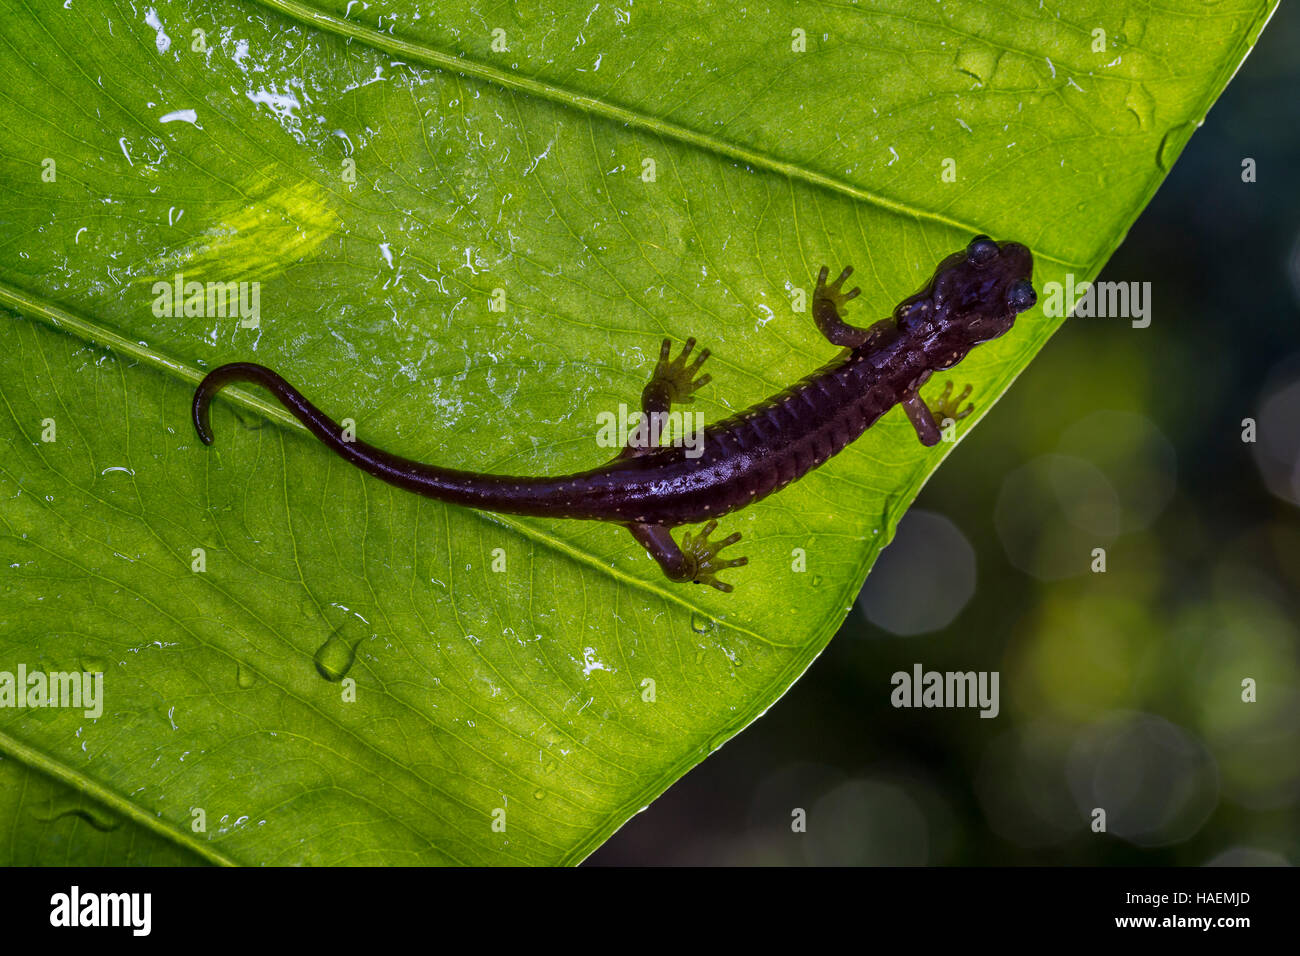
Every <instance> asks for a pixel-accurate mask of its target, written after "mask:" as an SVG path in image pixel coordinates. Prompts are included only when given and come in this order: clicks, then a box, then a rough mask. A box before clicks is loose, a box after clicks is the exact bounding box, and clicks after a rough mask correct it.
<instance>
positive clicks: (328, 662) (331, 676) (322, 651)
mask: <svg viewBox="0 0 1300 956" xmlns="http://www.w3.org/2000/svg"><path fill="white" fill-rule="evenodd" d="M356 659H357V645H356V644H355V643H353V642H351V641H348V640H347V639H346V638H344V637H343V635H342V634H340V633H339V632H338V631H335V632H334V633H333V634H331V635H330V637H329V640H327V641H326V642H325V643H324V644H322V645H321V646H320V647H318V648H317V649H316V657H315V661H316V672H317V673H318V674H320V676H321V677H323V678H325V679H326V680H330V681H336V680H342V679H343V678H344V677H346V676H347V673H348V671H350V670H351V669H352V663H353V662H354V661H355V660H356Z"/></svg>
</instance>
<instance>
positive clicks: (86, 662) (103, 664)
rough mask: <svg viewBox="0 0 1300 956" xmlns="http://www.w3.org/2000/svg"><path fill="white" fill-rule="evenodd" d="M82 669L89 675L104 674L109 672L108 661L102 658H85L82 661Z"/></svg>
mask: <svg viewBox="0 0 1300 956" xmlns="http://www.w3.org/2000/svg"><path fill="white" fill-rule="evenodd" d="M81 669H82V671H83V672H84V673H87V674H103V673H105V672H106V671H107V670H108V661H106V660H104V658H102V657H94V656H88V657H83V658H82V659H81Z"/></svg>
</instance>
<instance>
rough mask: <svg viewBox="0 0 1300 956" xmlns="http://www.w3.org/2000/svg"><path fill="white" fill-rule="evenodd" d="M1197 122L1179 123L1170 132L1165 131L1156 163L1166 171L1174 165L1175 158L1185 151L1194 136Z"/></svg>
mask: <svg viewBox="0 0 1300 956" xmlns="http://www.w3.org/2000/svg"><path fill="white" fill-rule="evenodd" d="M1196 126H1197V124H1196V123H1179V124H1178V125H1177V126H1175V127H1174V128H1173V129H1171V130H1170V131H1169V132H1167V133H1165V135H1164V139H1162V140H1160V149H1159V151H1158V152H1157V153H1156V164H1157V165H1158V166H1159V167H1160V168H1161V169H1163V170H1165V171H1166V172H1168V171H1169V170H1170V169H1171V168H1172V167H1173V165H1174V160H1176V159H1177V158H1178V154H1179V153H1181V152H1182V151H1183V147H1184V146H1186V145H1187V141H1188V140H1189V139H1191V138H1192V133H1194V132H1195V131H1196Z"/></svg>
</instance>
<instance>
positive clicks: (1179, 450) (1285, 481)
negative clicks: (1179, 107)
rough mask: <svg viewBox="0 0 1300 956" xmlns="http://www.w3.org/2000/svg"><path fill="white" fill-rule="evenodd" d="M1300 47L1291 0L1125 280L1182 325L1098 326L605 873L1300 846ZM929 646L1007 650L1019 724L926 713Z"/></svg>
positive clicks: (1214, 853)
mask: <svg viewBox="0 0 1300 956" xmlns="http://www.w3.org/2000/svg"><path fill="white" fill-rule="evenodd" d="M1296 50H1300V10H1298V9H1297V8H1296V6H1295V5H1287V4H1283V5H1282V8H1281V9H1279V10H1278V11H1277V13H1276V14H1275V16H1274V17H1273V21H1272V23H1270V24H1269V26H1268V28H1267V29H1266V30H1265V31H1264V33H1263V35H1262V36H1261V39H1260V42H1259V44H1258V46H1257V47H1256V49H1255V50H1254V52H1252V53H1251V55H1250V57H1249V58H1248V59H1247V61H1246V63H1245V64H1244V65H1243V66H1242V68H1241V70H1240V72H1239V73H1238V75H1237V77H1236V78H1235V79H1234V80H1233V82H1232V83H1231V84H1230V85H1229V87H1228V89H1227V91H1226V92H1225V94H1224V95H1223V96H1222V98H1220V100H1219V102H1218V103H1217V104H1216V105H1215V106H1214V107H1213V109H1212V110H1211V111H1210V114H1209V116H1208V118H1207V119H1206V121H1205V125H1204V127H1202V128H1201V129H1200V130H1199V131H1198V132H1197V133H1196V134H1195V135H1194V136H1193V137H1192V140H1191V142H1190V143H1189V144H1188V146H1187V148H1186V150H1185V151H1184V152H1183V155H1182V157H1181V158H1180V159H1179V160H1178V162H1177V164H1176V165H1175V167H1174V169H1173V171H1172V173H1171V174H1170V176H1169V177H1168V179H1167V180H1166V181H1165V183H1164V184H1163V185H1162V186H1161V187H1160V191H1159V192H1158V193H1157V194H1156V196H1155V199H1154V200H1153V201H1152V203H1151V205H1150V206H1149V207H1148V208H1147V209H1146V210H1145V211H1144V212H1143V213H1142V215H1141V217H1140V218H1139V219H1138V221H1137V223H1136V224H1135V225H1134V227H1133V229H1132V231H1131V232H1130V234H1129V236H1128V238H1127V239H1126V240H1125V242H1124V244H1123V245H1122V246H1121V247H1120V249H1119V251H1118V252H1117V253H1116V255H1115V256H1114V258H1113V259H1111V261H1110V262H1109V263H1108V264H1107V266H1106V267H1105V269H1104V270H1103V271H1102V274H1101V275H1100V276H1099V277H1098V278H1099V280H1103V281H1104V280H1114V281H1135V280H1136V281H1150V282H1151V284H1152V298H1153V307H1152V313H1151V314H1152V321H1151V325H1150V327H1149V328H1145V329H1134V328H1132V327H1131V326H1130V325H1129V323H1128V322H1126V321H1124V320H1121V319H1114V318H1107V319H1099V318H1092V319H1088V318H1072V319H1070V320H1068V321H1067V322H1066V324H1065V326H1064V327H1063V328H1062V329H1061V331H1060V332H1058V333H1057V334H1056V336H1055V337H1054V338H1053V339H1052V340H1051V342H1050V343H1049V344H1048V345H1047V347H1046V348H1045V349H1044V350H1043V352H1042V354H1041V355H1040V356H1039V357H1038V358H1037V359H1036V360H1035V361H1034V362H1032V363H1031V364H1030V366H1029V368H1028V370H1027V371H1026V372H1025V373H1024V374H1023V375H1022V376H1021V377H1020V379H1019V380H1018V381H1017V382H1016V383H1015V385H1014V386H1013V387H1012V389H1011V391H1010V392H1009V393H1008V394H1007V396H1006V397H1004V398H1003V399H1002V401H1001V402H1000V403H999V404H998V405H997V406H996V407H995V408H994V409H993V411H992V412H991V413H990V414H989V416H988V417H987V418H985V419H984V421H983V422H982V423H981V425H980V427H979V428H978V429H976V430H975V431H974V432H972V433H971V434H970V435H969V436H968V437H966V438H965V439H964V440H963V442H962V443H961V445H959V446H958V448H957V449H956V450H955V451H954V452H953V454H952V456H951V458H950V459H949V460H948V462H947V463H946V464H945V465H944V466H943V467H942V468H940V469H939V471H938V472H937V473H936V475H935V477H934V478H933V479H932V480H931V481H930V483H929V485H928V486H927V487H926V488H925V489H924V490H923V491H922V493H921V495H920V497H919V498H918V499H917V501H916V504H915V505H914V506H913V509H912V510H911V511H910V512H909V513H908V515H907V516H906V517H905V518H904V519H903V521H902V523H901V524H900V526H899V531H898V535H897V537H896V538H895V540H894V542H893V543H892V544H891V545H890V547H889V548H887V549H886V550H885V552H884V553H883V554H882V556H881V558H880V560H879V562H878V563H877V565H876V568H875V570H874V571H873V572H872V575H871V577H870V578H869V580H868V583H867V587H866V588H865V589H864V591H863V593H862V595H861V597H860V598H859V599H858V601H857V604H856V605H855V607H854V608H853V610H852V611H851V612H850V614H849V617H848V619H847V620H846V621H845V623H844V626H843V627H842V628H841V629H840V632H839V634H837V635H836V637H835V638H834V640H832V641H831V644H830V646H829V647H828V648H827V649H826V651H825V652H824V653H823V654H822V655H821V657H820V658H819V659H818V660H817V661H816V662H815V663H814V664H813V666H812V668H811V669H810V670H809V671H808V673H807V674H805V675H804V677H803V678H802V679H801V680H800V681H799V682H798V683H797V684H795V686H794V687H793V688H792V689H791V690H790V692H789V693H788V694H786V696H785V697H784V698H782V699H781V700H780V701H779V702H778V703H777V704H776V705H775V706H774V707H772V709H771V710H770V711H769V712H768V713H767V714H766V715H765V716H764V717H762V718H761V719H760V720H758V721H757V722H756V723H755V724H753V725H752V726H751V727H750V728H749V729H748V730H746V731H745V732H743V733H742V734H741V735H740V736H738V737H737V738H736V739H734V740H732V741H731V742H730V743H728V744H727V745H726V746H725V747H724V748H723V749H722V750H720V751H719V752H717V753H715V754H714V755H713V756H711V757H710V758H709V759H708V760H707V761H705V763H704V764H702V765H701V766H699V767H697V768H696V769H695V770H693V771H691V772H690V773H689V774H687V776H686V777H684V778H683V779H682V780H680V781H679V782H678V783H677V784H676V785H675V786H673V787H672V788H671V789H670V790H669V791H668V792H667V793H666V794H664V795H663V796H662V797H661V798H660V799H659V800H658V801H656V802H655V803H654V804H653V805H651V807H650V808H649V809H648V810H646V811H645V812H643V813H641V814H640V815H639V816H637V817H635V818H634V819H632V820H631V821H630V822H629V823H628V824H627V825H626V826H625V827H624V828H623V829H622V830H621V831H620V832H619V833H617V834H616V835H615V836H614V837H613V838H612V839H611V840H610V841H609V842H608V843H607V844H606V845H605V846H604V847H602V848H601V849H600V850H598V851H597V852H596V853H595V854H594V855H593V856H592V857H591V859H590V860H589V863H593V864H793V865H805V864H1092V865H1095V864H1120V865H1128V864H1147V865H1167V864H1174V865H1202V864H1207V863H1217V864H1265V865H1270V864H1271V865H1278V864H1288V863H1295V862H1296V861H1297V860H1300V653H1298V650H1297V647H1298V644H1297V635H1298V633H1300V627H1298V625H1297V622H1298V621H1300V185H1298V183H1300V180H1298V179H1297V177H1298V176H1300V58H1297V56H1296V53H1295V51H1296ZM1248 157H1249V158H1252V159H1254V160H1255V162H1256V164H1257V181H1256V182H1254V183H1243V182H1242V176H1241V173H1242V161H1243V160H1244V159H1246V158H1248ZM1248 418H1249V419H1253V420H1254V421H1255V423H1256V428H1257V434H1256V441H1255V442H1254V443H1248V442H1246V441H1243V431H1244V428H1243V424H1242V422H1243V420H1244V419H1248ZM1099 547H1100V548H1104V549H1105V552H1106V571H1105V573H1094V572H1092V571H1091V570H1090V568H1089V562H1090V560H1091V552H1092V550H1093V549H1094V548H1099ZM972 648H978V649H979V651H978V653H972V652H971V649H972ZM916 662H920V663H922V664H924V666H925V668H926V669H927V670H931V669H932V670H940V671H947V670H971V669H975V670H979V669H989V668H991V667H994V666H996V667H998V668H999V670H1000V672H1001V686H1000V696H1001V713H1000V715H999V716H998V717H997V718H996V719H991V720H989V719H980V718H979V717H978V714H977V712H976V711H974V710H965V711H963V710H947V709H936V710H916V709H908V710H901V709H900V710H896V709H894V708H893V707H891V706H890V703H889V692H890V690H891V687H890V683H889V679H890V675H891V674H892V673H893V672H895V671H898V670H906V671H910V670H911V667H912V664H913V663H916ZM994 662H997V663H994ZM1244 678H1252V679H1253V680H1254V681H1255V682H1256V683H1257V685H1258V690H1257V700H1256V702H1255V703H1244V702H1243V701H1242V680H1243V679H1244ZM1094 807H1102V808H1105V810H1106V812H1107V819H1106V824H1107V830H1106V832H1105V833H1094V832H1092V830H1091V828H1090V823H1091V820H1092V817H1091V811H1092V809H1093V808H1094ZM795 808H802V809H803V810H805V811H806V813H807V832H806V833H794V832H792V831H791V813H792V811H793V810H794V809H795Z"/></svg>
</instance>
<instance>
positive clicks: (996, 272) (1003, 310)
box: [894, 236, 1038, 368]
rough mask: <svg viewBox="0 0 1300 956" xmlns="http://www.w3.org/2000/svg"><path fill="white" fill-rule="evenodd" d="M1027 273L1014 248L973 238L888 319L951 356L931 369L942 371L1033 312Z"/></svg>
mask: <svg viewBox="0 0 1300 956" xmlns="http://www.w3.org/2000/svg"><path fill="white" fill-rule="evenodd" d="M1033 274H1034V257H1033V255H1032V254H1031V253H1030V252H1029V250H1028V249H1026V248H1025V247H1024V246H1022V245H1021V244H1020V243H1018V242H1002V243H998V242H994V241H993V240H992V239H990V238H989V237H988V236H976V237H975V238H974V239H972V240H971V241H970V244H969V245H967V246H966V248H965V249H964V250H963V251H961V252H955V253H953V254H952V255H950V256H949V257H948V258H946V259H944V260H943V262H941V263H939V268H937V269H935V271H934V276H933V278H931V279H930V281H929V282H927V283H926V285H925V287H924V288H923V289H921V291H919V292H917V293H916V294H915V295H913V296H909V297H908V298H906V299H904V300H903V301H902V302H900V303H899V305H898V308H896V309H895V310H894V318H895V319H897V320H898V327H899V331H901V332H902V333H903V334H904V335H908V336H915V337H918V338H920V339H922V340H923V341H925V342H926V343H927V345H929V346H935V347H938V348H939V349H940V350H941V351H943V352H944V353H952V356H951V358H952V360H951V361H947V360H946V358H945V360H942V361H941V362H940V363H939V364H938V365H936V367H938V368H946V367H948V366H950V365H955V364H956V363H957V362H959V361H961V359H962V358H963V357H964V356H965V354H966V353H967V352H968V351H970V349H971V348H972V347H974V346H976V345H979V344H980V343H981V342H987V341H989V339H995V338H997V337H998V336H999V335H1002V334H1003V333H1004V332H1006V331H1007V330H1008V329H1010V328H1011V326H1012V324H1013V323H1014V322H1015V320H1016V314H1017V313H1020V312H1024V311H1025V310H1026V309H1029V308H1032V307H1033V305H1034V303H1035V302H1036V301H1038V296H1037V295H1036V294H1035V293H1034V286H1033V284H1032V282H1031V280H1032V278H1033ZM927 350H928V349H927Z"/></svg>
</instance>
